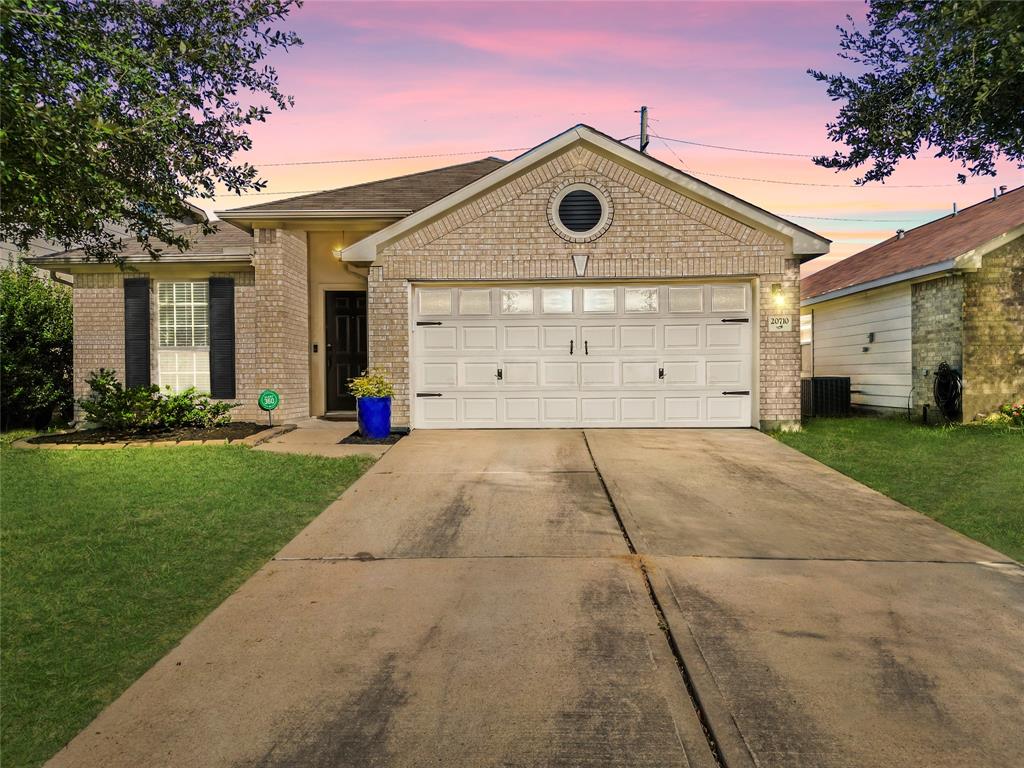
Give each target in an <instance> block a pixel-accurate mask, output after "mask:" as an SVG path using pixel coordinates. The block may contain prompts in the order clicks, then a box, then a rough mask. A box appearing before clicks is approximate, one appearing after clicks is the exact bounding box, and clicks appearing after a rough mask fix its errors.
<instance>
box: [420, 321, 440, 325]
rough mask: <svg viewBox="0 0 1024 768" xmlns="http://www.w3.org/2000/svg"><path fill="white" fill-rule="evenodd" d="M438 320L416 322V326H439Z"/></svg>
mask: <svg viewBox="0 0 1024 768" xmlns="http://www.w3.org/2000/svg"><path fill="white" fill-rule="evenodd" d="M440 324H441V321H440V320H417V321H416V325H440Z"/></svg>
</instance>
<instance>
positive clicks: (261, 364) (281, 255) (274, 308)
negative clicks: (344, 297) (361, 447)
mask: <svg viewBox="0 0 1024 768" xmlns="http://www.w3.org/2000/svg"><path fill="white" fill-rule="evenodd" d="M254 235H255V239H256V246H255V252H254V254H253V267H254V269H255V278H256V298H257V301H258V310H257V312H256V349H255V354H254V356H253V357H252V358H251V361H250V362H246V363H245V366H248V367H254V368H255V371H254V374H253V375H254V376H255V379H256V387H257V389H259V390H263V389H268V388H269V389H274V390H276V391H277V392H278V393H279V394H280V395H281V405H280V407H279V408H278V410H277V411H275V413H274V417H275V421H281V422H284V421H295V420H296V419H305V418H308V417H309V352H308V346H309V282H308V269H309V264H308V259H307V249H306V233H305V232H302V231H293V230H287V229H257V230H256V231H255V233H254ZM239 370H241V369H239Z"/></svg>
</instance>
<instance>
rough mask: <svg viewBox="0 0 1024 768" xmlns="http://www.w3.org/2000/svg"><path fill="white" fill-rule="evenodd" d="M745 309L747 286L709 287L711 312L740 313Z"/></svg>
mask: <svg viewBox="0 0 1024 768" xmlns="http://www.w3.org/2000/svg"><path fill="white" fill-rule="evenodd" d="M746 308H747V286H745V285H713V286H711V311H712V312H742V311H743V310H745V309H746Z"/></svg>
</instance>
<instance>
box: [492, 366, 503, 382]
mask: <svg viewBox="0 0 1024 768" xmlns="http://www.w3.org/2000/svg"><path fill="white" fill-rule="evenodd" d="M494 375H495V377H496V378H497V379H498V381H501V380H502V379H503V378H504V373H503V372H502V370H501V368H499V369H498V372H497V373H496V374H494Z"/></svg>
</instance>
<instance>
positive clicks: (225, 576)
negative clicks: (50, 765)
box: [0, 446, 371, 768]
mask: <svg viewBox="0 0 1024 768" xmlns="http://www.w3.org/2000/svg"><path fill="white" fill-rule="evenodd" d="M0 451H2V452H0V494H2V517H0V547H2V552H0V576H2V590H3V592H2V601H0V622H2V626H0V641H2V669H0V704H2V714H0V730H2V738H0V761H2V763H3V765H4V768H8V766H10V768H15V767H16V766H35V765H39V764H40V763H42V762H43V761H44V760H46V759H47V758H49V757H50V756H51V755H52V754H53V753H54V752H55V751H56V750H57V749H59V748H60V747H61V746H62V745H63V744H64V743H65V742H67V741H68V740H69V739H70V738H71V737H73V736H74V735H75V734H76V733H77V732H78V731H79V730H81V729H82V728H83V727H84V726H86V725H87V724H88V723H89V721H90V720H91V719H92V718H93V717H95V716H96V715H97V714H98V713H99V711H100V710H101V709H102V708H103V707H104V706H105V705H106V704H108V703H109V702H110V701H112V700H113V699H114V698H116V697H117V696H118V694H120V693H121V692H122V691H123V690H124V689H125V688H126V687H127V686H128V685H129V684H131V683H132V681H134V680H135V679H136V678H138V677H139V675H141V674H142V673H143V672H144V671H145V670H146V669H147V668H148V667H150V666H151V665H152V664H153V663H154V662H155V661H157V659H159V658H160V657H161V656H163V655H164V654H165V653H167V651H168V650H169V649H170V648H171V647H172V646H174V644H175V643H177V642H178V641H179V640H180V639H181V638H182V636H184V635H185V634H186V633H187V632H188V631H189V629H191V628H192V627H194V626H195V625H196V624H197V623H198V622H199V621H200V620H201V619H202V618H203V617H204V616H205V615H206V614H207V613H209V612H210V611H211V610H212V609H213V608H214V607H216V606H217V604H218V603H220V602H221V601H222V600H224V598H226V597H227V596H228V595H229V594H230V593H231V592H232V591H233V590H234V589H235V588H236V587H238V586H239V585H240V584H241V583H242V582H243V581H245V579H246V578H247V577H248V576H250V575H251V574H252V573H253V572H254V571H255V570H257V569H258V568H259V567H260V566H261V565H262V564H263V563H264V562H266V561H267V560H268V559H269V558H270V557H271V556H273V554H274V553H275V552H276V551H277V550H278V549H279V548H280V547H281V546H282V545H283V544H284V543H285V542H287V541H288V540H289V539H291V538H292V537H293V536H294V535H295V534H296V533H297V532H298V531H299V530H301V529H302V528H303V526H305V525H306V523H308V522H309V521H310V520H311V519H313V518H314V517H315V516H316V515H317V514H318V513H319V512H320V511H322V510H323V509H324V507H326V506H327V504H329V503H330V502H331V501H332V500H333V499H335V498H336V497H337V496H338V495H340V494H341V492H342V491H343V490H344V489H345V488H346V487H347V486H348V485H350V484H351V483H352V482H353V481H354V480H355V479H356V478H358V477H359V475H361V474H362V473H363V472H364V471H365V470H366V468H367V467H368V466H369V465H370V463H371V460H370V459H368V458H365V457H351V458H346V459H328V458H319V457H312V456H291V455H281V454H273V453H263V452H259V451H253V450H250V449H248V448H242V447H233V446H224V447H205V446H197V447H181V448H138V449H135V448H132V449H126V450H113V451H44V450H35V451H27V450H22V449H17V448H11V447H8V446H4V447H3V448H2V449H0Z"/></svg>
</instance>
